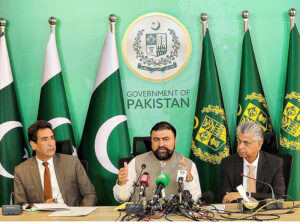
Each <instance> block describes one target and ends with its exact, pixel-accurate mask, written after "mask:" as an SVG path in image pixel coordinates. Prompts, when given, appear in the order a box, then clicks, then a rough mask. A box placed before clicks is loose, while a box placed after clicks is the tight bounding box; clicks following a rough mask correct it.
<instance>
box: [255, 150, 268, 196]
mask: <svg viewBox="0 0 300 222" xmlns="http://www.w3.org/2000/svg"><path fill="white" fill-rule="evenodd" d="M265 161H266V159H265V157H264V153H263V152H262V151H261V150H260V151H259V159H258V164H257V175H256V179H257V180H260V181H264V180H265V174H264V172H266V171H263V166H264V165H265ZM262 186H263V184H262V183H259V182H258V183H256V192H259V191H261V190H262Z"/></svg>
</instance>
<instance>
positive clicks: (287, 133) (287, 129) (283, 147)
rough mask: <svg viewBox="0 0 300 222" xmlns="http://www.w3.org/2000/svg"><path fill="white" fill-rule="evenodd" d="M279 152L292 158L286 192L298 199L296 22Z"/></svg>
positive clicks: (299, 62)
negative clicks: (287, 190) (290, 173)
mask: <svg viewBox="0 0 300 222" xmlns="http://www.w3.org/2000/svg"><path fill="white" fill-rule="evenodd" d="M279 152H280V153H288V154H291V155H292V156H293V158H294V159H293V167H292V175H291V180H290V185H289V192H288V194H289V195H290V196H291V197H293V198H294V199H295V200H300V189H299V184H300V178H299V175H300V35H299V32H298V29H297V26H296V24H295V25H294V27H293V29H292V30H291V32H290V47H289V54H288V62H287V72H286V84H285V97H284V104H283V113H282V120H281V131H280V147H279Z"/></svg>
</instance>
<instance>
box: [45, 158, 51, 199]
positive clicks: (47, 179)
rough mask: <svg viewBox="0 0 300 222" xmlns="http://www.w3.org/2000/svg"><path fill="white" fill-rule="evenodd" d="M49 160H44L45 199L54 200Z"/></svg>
mask: <svg viewBox="0 0 300 222" xmlns="http://www.w3.org/2000/svg"><path fill="white" fill-rule="evenodd" d="M48 164H49V163H48V162H43V165H44V166H45V172H44V195H45V200H48V199H51V200H52V189H51V179H50V170H49V168H48Z"/></svg>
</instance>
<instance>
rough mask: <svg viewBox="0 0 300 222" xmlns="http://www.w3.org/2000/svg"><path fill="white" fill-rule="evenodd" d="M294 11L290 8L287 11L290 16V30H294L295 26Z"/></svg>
mask: <svg viewBox="0 0 300 222" xmlns="http://www.w3.org/2000/svg"><path fill="white" fill-rule="evenodd" d="M296 13H297V11H296V9H294V8H291V9H290V10H289V15H290V29H291V30H292V29H293V28H294V25H295V20H296Z"/></svg>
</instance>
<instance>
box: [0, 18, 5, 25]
mask: <svg viewBox="0 0 300 222" xmlns="http://www.w3.org/2000/svg"><path fill="white" fill-rule="evenodd" d="M0 26H6V20H5V19H4V18H0Z"/></svg>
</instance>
